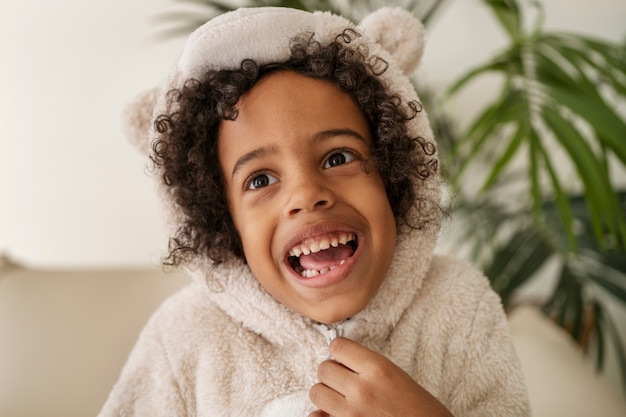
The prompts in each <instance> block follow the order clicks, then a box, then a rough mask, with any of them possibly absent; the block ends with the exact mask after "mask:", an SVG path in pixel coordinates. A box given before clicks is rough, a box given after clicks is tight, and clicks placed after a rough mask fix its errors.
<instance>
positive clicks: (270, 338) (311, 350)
mask: <svg viewBox="0 0 626 417" xmlns="http://www.w3.org/2000/svg"><path fill="white" fill-rule="evenodd" d="M393 28H396V29H397V28H400V30H391V29H393ZM345 29H349V30H355V31H358V32H359V33H362V34H363V36H362V37H360V38H358V39H354V40H353V42H352V43H351V45H352V46H353V47H354V48H363V47H365V48H366V49H367V50H368V51H369V52H370V53H371V54H372V55H375V56H378V57H381V58H383V59H384V60H385V61H386V62H387V64H388V67H387V69H386V71H385V72H384V73H382V74H379V75H377V76H378V77H379V79H380V80H381V82H382V83H383V85H384V86H385V88H386V89H387V90H388V91H389V92H390V93H391V94H396V95H398V96H399V97H401V98H402V101H403V102H404V103H407V102H411V101H417V100H418V97H417V94H416V92H415V90H414V88H413V86H412V84H411V82H410V80H409V79H408V77H407V76H406V75H407V74H410V73H411V71H413V70H414V69H415V68H414V66H415V65H417V63H418V62H419V55H420V54H421V51H422V48H423V45H422V43H423V32H422V31H423V28H422V26H421V24H420V23H419V22H418V21H417V20H415V19H414V18H413V17H412V16H411V15H410V14H409V13H408V12H406V11H402V10H400V9H381V10H379V11H377V12H374V13H373V14H372V15H370V16H369V17H368V18H366V19H364V20H363V22H362V24H361V26H358V27H357V26H355V25H354V24H353V23H351V22H349V21H347V20H346V19H344V18H342V17H339V16H335V15H332V14H330V13H307V12H303V11H299V10H291V9H282V8H280V9H277V8H254V9H240V10H237V11H235V12H231V13H227V14H225V15H222V16H220V17H218V18H216V19H213V20H211V21H209V22H208V23H207V24H205V25H204V26H203V27H201V28H200V29H198V30H197V31H196V32H195V33H194V34H192V35H191V37H190V39H189V41H188V44H187V46H186V48H185V51H184V52H183V55H182V57H181V59H180V61H179V63H178V65H177V66H176V68H175V69H174V71H173V73H172V75H171V76H170V78H169V80H168V81H167V82H166V83H165V85H164V86H162V87H157V88H155V89H153V90H151V91H149V92H147V93H144V94H142V95H141V96H140V97H139V99H138V100H135V101H134V102H133V104H132V105H131V107H130V108H129V109H128V112H127V114H126V116H125V117H126V120H127V123H128V124H129V125H128V126H127V128H128V129H127V132H129V134H130V135H131V136H133V138H132V139H133V140H134V141H135V142H136V143H137V144H138V146H139V148H140V149H143V150H144V151H145V150H149V148H150V146H148V145H149V140H150V138H154V137H156V136H157V135H156V134H155V132H154V130H153V129H152V128H151V127H150V124H151V123H152V122H154V119H155V117H157V116H158V115H159V114H161V113H163V112H164V111H167V110H168V109H170V107H169V104H168V102H167V98H166V97H167V91H169V89H170V88H172V87H176V86H180V85H182V83H184V82H185V80H186V79H189V78H190V77H201V76H202V72H203V70H206V69H207V68H213V69H215V68H226V69H233V68H237V67H239V63H240V62H241V60H242V59H245V58H252V59H255V60H256V61H257V62H258V63H259V64H264V63H271V62H282V61H284V60H286V59H287V58H288V57H289V47H288V46H289V41H290V39H291V38H292V37H293V36H295V35H298V34H301V33H302V31H310V32H314V33H315V36H316V39H318V40H319V41H320V42H322V43H323V42H327V41H328V40H332V39H335V38H336V37H337V36H339V35H341V33H342V31H343V30H345ZM360 50H362V49H360ZM407 54H408V55H411V56H406V55H407ZM407 129H408V132H409V134H410V135H411V136H413V137H420V138H422V140H423V141H424V143H425V145H424V146H426V147H432V151H433V152H434V150H435V144H434V140H433V137H432V132H431V130H430V127H429V124H428V118H427V116H426V113H425V112H424V111H422V112H420V114H419V115H418V116H417V117H415V118H413V119H412V120H410V121H409V122H407ZM432 157H433V159H436V154H433V156H432ZM156 177H157V178H158V177H159V172H156ZM439 181H440V180H439V178H438V177H437V176H431V177H428V178H426V179H425V180H422V181H420V182H419V184H418V185H417V186H418V187H419V189H416V191H417V192H418V195H419V196H421V198H426V199H430V201H436V200H437V199H438V196H439V193H440V184H439ZM161 193H162V197H163V200H164V203H165V204H166V206H167V207H169V209H170V210H171V211H170V221H171V222H172V226H173V227H174V228H176V227H177V226H178V225H180V221H181V219H180V218H179V216H181V214H180V213H179V211H177V209H176V204H175V202H174V201H173V197H172V195H171V193H170V192H168V190H167V187H163V186H161ZM413 215H417V214H416V213H413ZM430 220H431V221H429V222H428V223H426V224H425V226H424V227H423V229H421V230H414V231H412V232H411V233H402V234H400V235H399V236H398V239H397V244H396V250H395V253H394V259H393V261H392V263H391V266H390V269H389V271H388V273H387V275H386V277H385V279H384V281H383V283H382V285H381V287H380V289H379V291H378V293H377V294H376V295H375V297H374V298H373V299H372V300H370V302H369V303H368V305H367V306H366V307H365V308H364V309H363V310H362V311H361V312H359V313H358V314H356V315H355V316H353V317H351V318H350V319H349V320H347V321H345V322H343V323H338V324H335V325H334V326H335V329H337V330H342V331H343V336H344V337H347V338H350V339H352V340H355V341H356V342H358V343H361V344H363V345H364V346H366V347H368V348H370V349H372V350H374V351H376V352H379V353H381V354H383V355H384V356H386V357H387V358H389V359H390V360H392V361H393V362H394V363H395V364H396V365H398V366H399V367H401V368H402V369H404V370H405V371H406V372H407V373H408V374H409V375H410V376H411V377H413V379H415V381H417V382H418V383H419V384H421V385H422V386H423V387H424V388H425V389H426V390H428V391H429V392H430V393H431V394H432V395H434V396H435V397H436V398H438V399H439V400H440V401H441V402H442V403H443V404H444V405H445V406H446V407H448V409H449V410H450V411H451V412H452V413H453V414H454V415H455V416H456V417H483V416H485V417H486V416H498V417H514V416H515V417H524V416H528V415H529V414H530V412H529V405H528V399H527V393H526V388H525V384H524V380H523V376H522V373H521V370H520V366H519V362H518V359H517V356H516V353H515V351H514V348H513V344H512V341H511V337H510V335H509V329H508V324H507V320H506V317H505V314H504V312H503V309H502V306H501V303H500V299H499V297H498V296H497V294H495V293H494V292H493V291H492V290H491V288H490V286H489V282H488V281H487V279H486V278H485V277H484V276H483V275H482V274H480V273H479V272H477V271H476V270H474V269H473V268H472V267H471V266H469V265H468V264H466V263H464V262H462V261H458V260H455V259H452V258H449V257H443V256H435V255H434V254H433V250H434V246H435V242H436V238H437V234H438V230H439V219H438V218H437V219H435V218H432V219H430ZM190 273H191V275H192V277H193V280H192V283H191V284H190V285H189V286H188V287H186V288H184V289H183V290H181V291H180V292H179V293H177V294H175V295H173V296H172V297H170V298H169V299H168V300H166V302H164V303H163V305H162V306H161V307H160V308H159V309H158V310H157V311H156V312H155V313H154V315H153V316H152V318H151V319H150V321H149V322H148V323H147V325H146V326H145V328H144V330H143V331H142V333H141V335H140V337H139V340H138V341H137V344H136V346H135V348H134V350H133V351H132V353H131V355H130V357H129V358H128V361H127V363H126V365H125V367H124V369H123V371H122V373H121V376H120V378H119V381H118V382H117V384H116V385H115V386H114V388H113V390H112V392H111V394H110V396H109V398H108V400H107V402H106V403H105V405H104V407H103V409H102V411H101V412H100V414H99V417H192V416H194V417H195V416H197V417H209V416H211V417H213V416H242V417H243V416H245V417H249V416H262V417H270V416H272V417H277V416H289V417H299V416H306V415H307V414H308V413H309V412H311V411H312V410H314V409H315V407H314V405H313V404H312V403H311V401H310V400H309V397H308V390H309V389H310V388H311V387H312V386H313V385H314V384H315V383H316V382H317V381H316V375H317V368H318V366H319V365H320V363H322V362H323V361H324V360H326V359H328V356H329V351H328V344H327V340H326V336H325V335H324V334H323V333H322V332H320V331H319V324H318V323H313V322H312V321H311V320H310V319H308V318H306V317H302V316H300V315H298V314H296V313H294V312H293V311H291V310H289V309H288V308H287V307H285V306H284V305H282V304H280V303H279V302H277V301H276V300H275V299H274V298H273V297H272V296H271V295H270V294H269V293H267V292H266V291H265V290H264V289H263V288H262V287H261V286H260V284H259V283H258V282H257V280H256V279H255V277H254V276H253V275H252V274H251V272H250V270H249V268H248V267H247V266H246V265H245V263H244V262H242V261H238V260H233V261H231V262H229V263H226V264H222V265H220V266H217V267H215V266H213V265H211V263H210V262H209V261H208V260H207V259H198V258H196V259H194V261H193V262H192V265H191V266H190Z"/></svg>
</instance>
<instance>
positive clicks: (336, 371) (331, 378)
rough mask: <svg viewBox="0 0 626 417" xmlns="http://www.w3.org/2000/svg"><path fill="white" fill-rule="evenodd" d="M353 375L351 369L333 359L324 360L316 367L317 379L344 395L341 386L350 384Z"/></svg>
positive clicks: (352, 380) (354, 375)
mask: <svg viewBox="0 0 626 417" xmlns="http://www.w3.org/2000/svg"><path fill="white" fill-rule="evenodd" d="M355 377H356V374H355V373H354V372H353V371H352V370H350V369H348V368H346V367H345V366H343V365H342V364H340V363H339V362H337V361H334V360H327V361H324V362H322V363H321V364H320V366H318V368H317V379H318V381H319V382H321V383H322V384H324V385H326V386H327V387H329V388H332V389H333V390H335V391H337V392H338V393H340V394H341V395H344V396H345V395H346V393H345V392H344V389H343V388H345V387H347V386H350V385H351V384H352V383H353V382H354V378H355Z"/></svg>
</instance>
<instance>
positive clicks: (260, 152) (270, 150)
mask: <svg viewBox="0 0 626 417" xmlns="http://www.w3.org/2000/svg"><path fill="white" fill-rule="evenodd" d="M270 154H274V155H277V154H278V149H277V148H276V147H275V146H263V147H261V148H257V149H254V150H252V151H250V152H247V153H245V154H243V155H242V156H241V158H239V159H237V162H235V166H234V167H233V172H232V173H231V174H230V175H231V178H234V177H235V175H236V174H237V171H239V170H240V169H241V167H243V166H244V165H245V164H247V163H248V162H250V161H253V160H255V159H258V158H262V157H263V156H265V155H270Z"/></svg>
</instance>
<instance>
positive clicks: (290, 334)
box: [191, 230, 436, 349]
mask: <svg viewBox="0 0 626 417" xmlns="http://www.w3.org/2000/svg"><path fill="white" fill-rule="evenodd" d="M435 235H436V231H434V230H431V231H417V230H416V231H413V232H411V233H405V234H401V235H400V236H399V237H398V239H397V243H396V251H395V254H394V259H393V261H392V263H391V266H390V269H389V271H388V273H387V276H386V278H385V280H384V281H383V283H382V285H381V287H380V289H379V291H378V293H377V294H376V296H374V298H373V299H372V300H371V301H370V302H369V304H368V305H367V306H366V307H365V308H364V309H363V310H362V311H361V312H359V313H358V314H356V315H355V316H353V317H352V318H351V319H350V320H349V321H348V322H345V323H343V324H342V326H341V327H342V331H343V336H345V337H348V338H350V339H353V340H355V341H358V342H359V343H363V344H365V345H366V346H368V347H370V348H372V349H380V347H381V346H382V343H383V342H384V341H385V340H386V339H387V338H388V336H389V335H390V333H391V330H392V329H393V328H394V327H395V325H396V324H397V322H398V320H400V317H401V316H402V314H403V313H404V311H405V310H406V308H407V307H408V306H409V304H410V303H411V301H412V300H413V298H414V297H415V295H416V294H417V292H418V291H419V289H420V287H421V285H422V281H423V279H424V276H425V275H426V273H427V271H428V267H429V264H430V260H431V258H432V255H433V249H434V245H435V240H436V236H435ZM191 272H192V275H193V277H194V280H195V281H196V283H198V284H200V285H203V286H205V287H206V291H207V296H208V297H209V298H210V299H211V300H212V301H213V302H215V303H216V305H217V306H218V307H219V308H221V309H222V310H223V311H224V312H225V313H226V314H228V315H229V316H230V317H232V318H233V320H234V321H236V322H239V323H241V324H242V325H243V326H244V327H246V328H248V329H249V330H251V331H253V332H255V333H257V334H260V335H262V336H263V337H264V338H265V339H267V340H268V341H269V342H270V343H272V344H276V345H279V346H285V347H288V346H290V345H291V344H294V343H296V344H302V343H304V344H308V345H314V344H319V343H320V342H323V341H324V336H323V335H322V333H323V332H322V333H320V331H318V329H316V328H315V326H313V324H314V322H313V321H312V320H310V319H308V318H306V317H303V316H301V315H299V314H297V313H295V312H293V311H292V310H290V309H289V308H287V307H285V306H284V305H283V304H281V303H279V302H278V301H276V300H275V299H274V298H273V297H272V296H271V295H270V294H269V293H268V292H267V291H265V289H264V288H263V287H262V286H261V285H260V284H259V283H258V281H257V280H256V279H255V278H254V276H253V275H252V273H251V272H250V269H249V268H248V267H247V265H245V264H244V263H243V262H240V261H232V262H229V263H227V264H222V265H220V266H217V267H215V266H212V265H210V264H206V265H197V266H196V267H195V268H194V269H192V270H191ZM336 326H337V324H332V325H331V328H336Z"/></svg>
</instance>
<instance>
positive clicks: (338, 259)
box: [287, 232, 359, 278]
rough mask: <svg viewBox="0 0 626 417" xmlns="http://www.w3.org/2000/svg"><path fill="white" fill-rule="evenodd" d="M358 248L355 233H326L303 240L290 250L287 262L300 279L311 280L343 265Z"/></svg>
mask: <svg viewBox="0 0 626 417" xmlns="http://www.w3.org/2000/svg"><path fill="white" fill-rule="evenodd" d="M358 247H359V242H358V237H357V236H356V234H355V233H352V232H334V233H327V234H324V235H321V236H316V237H314V238H310V239H305V240H303V241H302V242H300V243H299V244H297V245H296V246H294V247H293V248H291V250H290V251H289V253H288V257H287V262H288V264H289V266H290V267H291V268H292V269H293V270H294V271H295V272H296V273H297V274H298V275H300V276H301V277H303V278H312V277H316V276H319V275H324V274H326V273H328V272H330V271H332V270H333V269H335V268H337V267H338V266H341V265H343V264H344V263H345V262H346V261H347V260H348V259H349V258H350V257H352V256H353V255H354V253H355V252H356V250H357V248H358Z"/></svg>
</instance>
